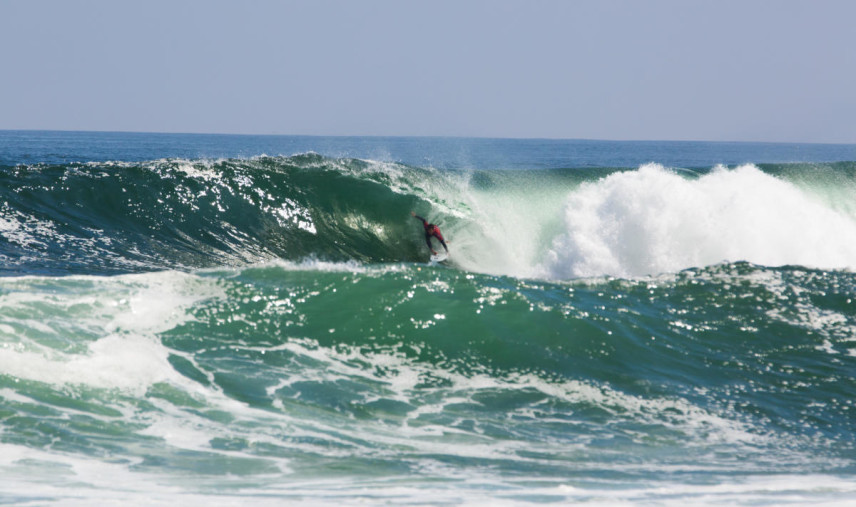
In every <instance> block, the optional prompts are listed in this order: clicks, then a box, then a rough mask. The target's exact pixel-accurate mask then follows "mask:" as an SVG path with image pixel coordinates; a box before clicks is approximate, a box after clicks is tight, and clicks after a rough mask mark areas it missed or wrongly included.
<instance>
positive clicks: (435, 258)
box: [431, 252, 449, 262]
mask: <svg viewBox="0 0 856 507" xmlns="http://www.w3.org/2000/svg"><path fill="white" fill-rule="evenodd" d="M448 258H449V252H440V253H436V254H434V255H432V256H431V262H443V261H444V260H446V259H448Z"/></svg>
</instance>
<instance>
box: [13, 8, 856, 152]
mask: <svg viewBox="0 0 856 507" xmlns="http://www.w3.org/2000/svg"><path fill="white" fill-rule="evenodd" d="M854 20H856V2H852V1H849V0H847V1H833V0H804V1H794V0H739V1H731V0H716V1H714V0H703V1H702V0H681V1H665V0H649V1H645V0H598V1H587V0H578V1H573V0H566V1H551V0H519V1H516V0H515V1H512V0H491V1H477V0H454V1H445V0H425V1H423V0H412V1H408V0H364V1H357V0H350V1H348V0H314V1H309V0H306V1H289V0H281V1H265V0H252V1H237V0H235V1H218V0H146V1H142V0H140V1H135V2H131V1H113V0H110V1H108V0H92V1H87V0H0V48H2V49H0V129H15V130H17V129H27V130H29V129H34V130H98V131H132V132H197V133H233V134H286V135H366V136H378V135H381V136H383V135H392V136H465V137H470V136H472V137H512V138H564V139H614V140H709V141H770V142H820V143H856V30H854Z"/></svg>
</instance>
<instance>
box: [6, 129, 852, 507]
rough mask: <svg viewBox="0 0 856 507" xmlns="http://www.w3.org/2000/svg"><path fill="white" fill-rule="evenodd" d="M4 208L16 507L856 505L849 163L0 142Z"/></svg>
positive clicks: (721, 156) (817, 158) (532, 150)
mask: <svg viewBox="0 0 856 507" xmlns="http://www.w3.org/2000/svg"><path fill="white" fill-rule="evenodd" d="M0 193H2V195H0V260H2V263H1V264H0V503H3V504H25V505H53V504H56V505H123V506H124V505H129V504H130V505H172V504H175V503H176V502H181V503H183V504H188V505H202V504H204V505H292V504H296V505H355V504H360V505H363V504H369V505H379V504H380V505H528V504H539V505H540V504H575V503H585V504H589V505H651V504H655V505H686V504H699V505H720V504H731V505H734V504H739V505H750V504H751V505H787V504H792V505H806V504H812V505H817V504H827V505H845V504H848V503H851V504H852V502H854V501H856V381H854V375H856V275H854V272H853V270H854V268H856V199H854V195H856V145H800V144H770V143H766V144H759V143H708V142H655V141H651V142H618V141H585V140H536V139H532V140H521V139H461V138H404V137H402V138H382V137H371V138H360V137H353V138H349V137H331V138H325V137H301V136H236V135H234V136H233V135H189V134H137V133H97V132H96V133H90V132H41V131H0ZM411 211H413V212H416V213H417V214H418V215H421V216H424V217H426V218H428V219H429V220H430V221H432V222H434V223H437V224H438V225H439V226H440V227H441V229H442V232H443V235H444V236H445V237H446V239H447V240H448V242H449V243H448V244H449V248H450V251H451V255H450V257H449V259H448V261H446V262H444V263H439V264H438V263H431V262H429V260H428V254H429V252H428V249H427V247H426V245H425V243H424V235H423V232H422V226H421V224H420V222H418V221H417V220H415V219H413V218H412V217H411V216H410V212H411Z"/></svg>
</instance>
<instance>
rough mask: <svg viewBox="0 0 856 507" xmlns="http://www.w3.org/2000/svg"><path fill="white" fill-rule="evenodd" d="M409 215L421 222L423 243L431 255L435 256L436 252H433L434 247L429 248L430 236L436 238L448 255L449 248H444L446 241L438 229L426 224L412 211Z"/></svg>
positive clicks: (425, 221) (426, 221)
mask: <svg viewBox="0 0 856 507" xmlns="http://www.w3.org/2000/svg"><path fill="white" fill-rule="evenodd" d="M410 215H411V216H413V217H415V218H418V219H419V220H422V227H424V228H425V243H427V244H428V249H429V250H431V253H432V254H434V255H437V252H436V251H434V247H432V246H431V237H432V236H433V237H435V238H437V240H438V241H439V242H440V244H441V245H443V248H445V249H446V253H449V247H447V246H446V240H444V239H443V234H442V233H440V228H439V227H437V226H436V225H435V224H430V223H428V220H425V219H424V218H422V217H420V216H419V215H417V214H416V213H414V212H413V211H411V212H410Z"/></svg>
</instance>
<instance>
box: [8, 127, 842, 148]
mask: <svg viewBox="0 0 856 507" xmlns="http://www.w3.org/2000/svg"><path fill="white" fill-rule="evenodd" d="M0 132H58V133H80V134H86V133H89V134H140V135H188V136H236V137H314V138H325V137H328V138H381V139H382V138H398V139H480V140H506V141H585V142H605V143H613V142H614V143H712V144H810V145H833V146H856V141H854V142H851V143H846V142H828V141H824V142H820V141H735V140H729V141H723V140H706V139H602V138H586V137H541V136H533V137H506V136H479V135H437V134H434V135H407V134H396V135H385V134H277V133H268V134H248V133H234V132H178V131H148V130H98V129H32V128H23V129H16V128H0Z"/></svg>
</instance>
